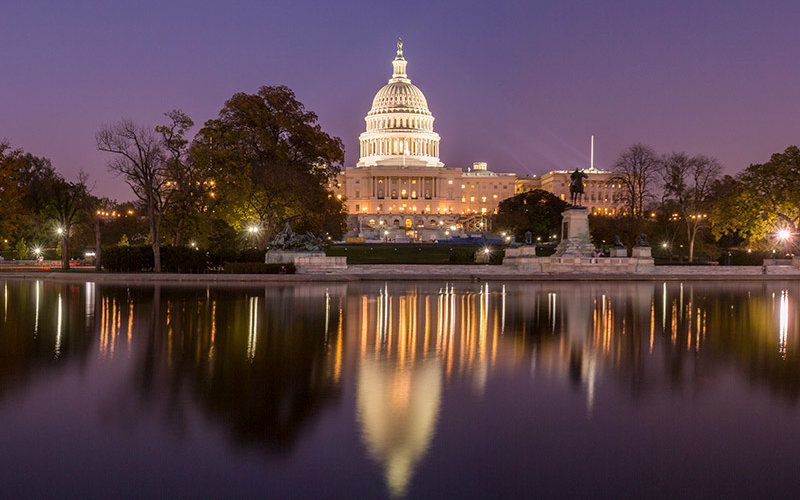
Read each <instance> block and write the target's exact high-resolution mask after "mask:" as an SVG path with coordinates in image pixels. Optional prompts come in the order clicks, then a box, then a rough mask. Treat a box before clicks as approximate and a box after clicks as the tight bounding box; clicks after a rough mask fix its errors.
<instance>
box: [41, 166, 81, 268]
mask: <svg viewBox="0 0 800 500" xmlns="http://www.w3.org/2000/svg"><path fill="white" fill-rule="evenodd" d="M86 179H87V176H86V174H84V173H81V174H79V175H78V182H69V181H67V180H65V179H64V178H63V177H61V176H60V175H57V176H55V177H54V178H52V179H51V180H50V182H49V183H48V186H47V189H46V193H47V200H48V201H47V205H46V208H45V211H46V213H47V215H48V216H49V217H50V218H52V219H54V220H55V222H56V231H57V233H58V235H59V239H60V242H61V269H64V270H68V269H69V253H70V245H69V243H70V236H71V235H72V227H73V225H75V224H76V223H77V222H78V221H79V220H80V218H81V217H82V216H83V215H84V214H85V211H86V208H87V202H88V200H89V190H88V188H87V187H86Z"/></svg>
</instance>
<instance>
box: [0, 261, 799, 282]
mask: <svg viewBox="0 0 800 500" xmlns="http://www.w3.org/2000/svg"><path fill="white" fill-rule="evenodd" d="M4 278H5V279H34V280H36V279H46V280H58V281H95V282H114V283H140V282H141V283H263V282H334V281H392V280H395V281H399V280H405V281H425V280H437V281H677V280H702V281H731V280H743V281H762V280H770V281H772V280H786V279H790V280H800V269H796V268H793V267H791V266H770V267H767V268H766V274H764V268H762V267H761V266H657V267H656V268H655V269H654V270H653V272H651V273H647V274H631V273H625V274H609V273H606V274H599V273H597V274H591V273H558V274H549V273H523V272H520V271H516V270H515V269H513V268H509V267H504V266H489V265H403V264H397V265H389V264H379V265H353V266H349V267H348V268H347V270H346V271H337V272H329V273H315V274H167V273H164V274H154V273H132V274H127V273H95V272H91V271H87V270H83V271H80V270H76V271H73V272H66V273H65V272H47V271H41V272H36V271H17V270H15V271H2V272H0V279H4Z"/></svg>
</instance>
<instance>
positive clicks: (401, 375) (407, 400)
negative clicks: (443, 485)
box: [356, 359, 442, 496]
mask: <svg viewBox="0 0 800 500" xmlns="http://www.w3.org/2000/svg"><path fill="white" fill-rule="evenodd" d="M441 391H442V376H441V366H440V364H439V362H438V361H437V360H435V359H431V360H426V361H422V362H416V363H414V364H413V365H412V366H408V367H405V369H398V367H397V366H395V364H394V363H389V364H386V363H385V362H384V363H382V362H380V361H374V360H369V359H364V360H363V361H362V364H361V369H360V373H359V377H358V394H357V402H356V405H357V408H358V417H359V420H360V421H361V427H362V436H363V438H364V441H365V442H366V444H367V448H368V449H369V452H370V455H372V457H373V458H375V459H376V460H378V461H379V462H381V463H382V464H383V466H384V469H385V474H386V482H387V484H388V486H389V490H390V491H391V493H392V495H395V496H402V495H405V493H406V491H407V489H408V484H409V481H410V480H411V475H412V473H413V472H414V466H415V465H416V464H417V462H419V461H420V459H422V457H423V455H424V454H425V452H426V451H427V450H428V446H429V445H430V442H431V438H433V431H434V428H435V426H436V418H437V415H438V413H439V404H440V398H441Z"/></svg>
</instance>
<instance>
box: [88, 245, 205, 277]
mask: <svg viewBox="0 0 800 500" xmlns="http://www.w3.org/2000/svg"><path fill="white" fill-rule="evenodd" d="M103 268H104V269H106V270H107V271H111V272H115V273H138V272H143V271H152V270H153V249H152V248H151V247H150V246H117V247H111V248H107V249H103ZM207 269H208V254H207V253H206V252H204V251H203V250H197V249H195V248H189V247H173V246H167V247H161V270H162V271H163V272H167V273H203V272H205V271H206V270H207Z"/></svg>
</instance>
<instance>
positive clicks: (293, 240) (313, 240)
mask: <svg viewBox="0 0 800 500" xmlns="http://www.w3.org/2000/svg"><path fill="white" fill-rule="evenodd" d="M269 246H270V249H272V250H288V251H295V252H319V251H321V250H322V239H321V238H318V237H316V236H314V235H313V234H311V233H306V234H298V233H295V232H294V231H292V226H290V225H289V223H288V222H287V223H286V226H284V228H283V231H281V232H279V233H278V234H276V235H275V238H273V239H272V241H271V242H270V243H269Z"/></svg>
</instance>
